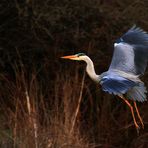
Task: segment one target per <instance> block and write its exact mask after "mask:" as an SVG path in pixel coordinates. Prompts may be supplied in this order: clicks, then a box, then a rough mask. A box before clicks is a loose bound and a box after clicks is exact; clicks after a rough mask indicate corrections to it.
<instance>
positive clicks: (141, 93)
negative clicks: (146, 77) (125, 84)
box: [126, 82, 147, 102]
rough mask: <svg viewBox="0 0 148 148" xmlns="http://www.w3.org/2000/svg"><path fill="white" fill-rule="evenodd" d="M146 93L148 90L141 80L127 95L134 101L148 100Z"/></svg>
mask: <svg viewBox="0 0 148 148" xmlns="http://www.w3.org/2000/svg"><path fill="white" fill-rule="evenodd" d="M146 93H147V90H146V87H145V86H144V83H143V82H140V83H139V85H138V86H135V87H133V88H132V89H131V90H129V91H128V92H127V94H126V97H127V98H128V99H131V100H134V101H138V102H144V101H146V100H147V99H146Z"/></svg>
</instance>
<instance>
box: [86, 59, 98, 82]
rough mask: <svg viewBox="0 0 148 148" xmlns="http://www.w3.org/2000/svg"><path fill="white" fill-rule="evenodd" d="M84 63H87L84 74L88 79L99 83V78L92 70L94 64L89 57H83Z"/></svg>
mask: <svg viewBox="0 0 148 148" xmlns="http://www.w3.org/2000/svg"><path fill="white" fill-rule="evenodd" d="M84 61H85V62H86V63H87V66H86V72H87V74H88V75H89V76H90V78H91V79H92V80H94V81H96V82H99V81H100V76H99V75H97V74H96V72H95V69H94V64H93V62H92V60H91V59H90V58H89V57H85V59H84Z"/></svg>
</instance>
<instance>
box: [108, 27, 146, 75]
mask: <svg viewBox="0 0 148 148" xmlns="http://www.w3.org/2000/svg"><path fill="white" fill-rule="evenodd" d="M147 61H148V34H147V33H146V32H145V31H143V30H142V29H140V28H138V27H136V26H133V27H132V28H131V29H130V30H129V31H128V32H127V33H125V34H124V35H123V36H122V37H121V38H120V39H118V40H117V43H115V50H114V54H113V58H112V62H111V65H110V68H109V70H111V69H118V70H121V71H124V72H127V73H132V74H133V75H141V74H144V71H145V69H146V66H147Z"/></svg>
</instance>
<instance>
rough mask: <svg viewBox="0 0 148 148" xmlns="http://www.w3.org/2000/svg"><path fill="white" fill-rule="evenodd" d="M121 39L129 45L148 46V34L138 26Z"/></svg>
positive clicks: (134, 26)
mask: <svg viewBox="0 0 148 148" xmlns="http://www.w3.org/2000/svg"><path fill="white" fill-rule="evenodd" d="M121 38H122V40H123V42H125V43H128V44H134V45H145V46H148V34H147V32H146V31H144V30H143V29H141V28H140V27H137V26H136V25H133V27H132V28H131V29H129V30H128V31H127V32H126V33H125V34H124V35H123V36H122V37H121Z"/></svg>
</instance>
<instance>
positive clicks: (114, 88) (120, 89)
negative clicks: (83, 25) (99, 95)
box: [61, 25, 148, 131]
mask: <svg viewBox="0 0 148 148" xmlns="http://www.w3.org/2000/svg"><path fill="white" fill-rule="evenodd" d="M61 58H63V59H70V60H78V61H85V62H86V64H87V66H86V72H87V74H88V75H89V76H90V78H91V79H92V80H94V81H95V82H97V83H99V84H101V86H102V89H103V91H105V92H108V93H109V94H113V95H117V96H119V97H120V98H121V99H122V100H123V101H125V103H126V104H127V105H128V106H129V108H130V111H131V113H132V117H133V121H134V125H135V127H136V129H137V131H139V128H140V126H139V125H138V122H137V120H136V118H135V113H134V109H135V111H136V113H137V117H138V119H139V121H140V123H141V126H142V128H144V123H143V120H142V117H141V115H140V113H139V111H138V107H137V104H136V101H139V102H144V101H146V100H147V99H146V93H147V90H146V87H145V85H144V83H143V82H142V81H141V80H140V76H141V75H143V74H144V72H145V69H146V66H147V61H148V34H147V32H145V31H144V30H142V29H141V28H139V27H136V26H135V25H134V26H133V27H132V28H131V29H129V30H128V31H127V32H126V33H125V34H123V36H121V37H120V38H119V39H118V40H116V42H115V44H114V53H113V57H112V61H111V64H110V66H109V69H108V71H106V72H103V73H102V74H100V75H97V74H96V72H95V69H94V64H93V62H92V60H91V59H90V58H89V57H88V56H87V55H86V54H84V53H78V54H75V55H70V56H63V57H61ZM129 100H132V102H133V104H131V103H130V101H129Z"/></svg>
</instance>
